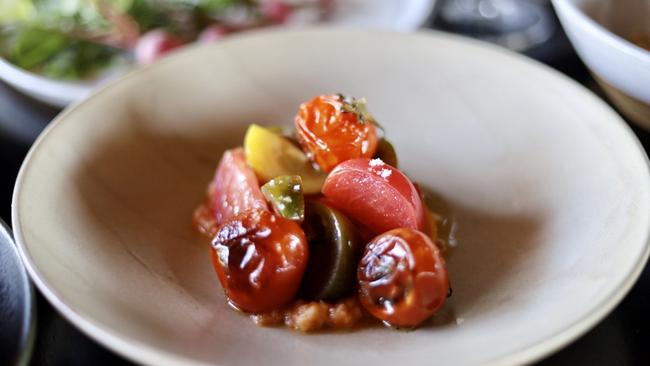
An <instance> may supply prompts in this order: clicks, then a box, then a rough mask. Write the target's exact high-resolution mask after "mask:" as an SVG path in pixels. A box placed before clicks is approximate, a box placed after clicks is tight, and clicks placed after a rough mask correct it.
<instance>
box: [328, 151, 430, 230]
mask: <svg viewBox="0 0 650 366" xmlns="http://www.w3.org/2000/svg"><path fill="white" fill-rule="evenodd" d="M322 192H323V194H324V195H325V197H326V198H327V199H328V200H329V201H330V202H332V203H333V204H334V206H336V207H338V208H339V209H340V210H341V211H343V212H344V213H346V214H347V215H348V216H350V217H351V218H352V219H354V220H356V221H358V222H360V223H361V224H363V225H364V226H366V227H368V228H369V229H370V230H371V231H372V232H373V233H374V234H375V235H377V234H379V233H383V232H385V231H388V230H391V229H395V228H398V227H406V228H411V229H423V227H424V211H423V206H422V200H421V199H420V195H419V193H418V191H417V190H416V189H415V187H414V186H413V183H411V181H410V180H409V179H408V177H406V175H404V173H402V172H400V171H399V170H398V169H397V168H394V167H392V166H390V165H387V164H384V163H382V162H381V160H378V159H373V160H370V159H354V160H348V161H346V162H343V163H341V164H339V165H338V166H337V167H336V168H335V169H334V170H333V171H332V172H331V173H330V174H329V175H328V176H327V179H326V180H325V183H324V184H323V188H322Z"/></svg>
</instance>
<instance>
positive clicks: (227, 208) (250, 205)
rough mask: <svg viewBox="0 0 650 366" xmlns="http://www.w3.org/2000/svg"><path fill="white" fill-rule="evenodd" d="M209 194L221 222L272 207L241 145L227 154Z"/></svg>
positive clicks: (217, 218)
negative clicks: (250, 211)
mask: <svg viewBox="0 0 650 366" xmlns="http://www.w3.org/2000/svg"><path fill="white" fill-rule="evenodd" d="M208 194H209V196H210V200H211V205H212V209H213V210H214V216H215V222H216V224H217V225H221V224H222V223H224V222H225V221H226V220H228V219H230V218H231V217H233V216H235V215H237V214H239V213H241V212H244V211H248V210H252V209H259V210H268V205H267V204H266V200H264V195H263V194H262V191H261V190H260V185H259V183H258V181H257V177H256V176H255V172H253V170H252V169H251V168H250V167H249V166H248V165H247V164H246V157H245V156H244V151H243V150H242V149H241V148H237V149H233V150H228V151H226V152H225V153H224V154H223V157H222V158H221V162H220V163H219V167H218V168H217V172H216V173H215V175H214V179H213V180H212V183H211V184H210V187H209V192H208Z"/></svg>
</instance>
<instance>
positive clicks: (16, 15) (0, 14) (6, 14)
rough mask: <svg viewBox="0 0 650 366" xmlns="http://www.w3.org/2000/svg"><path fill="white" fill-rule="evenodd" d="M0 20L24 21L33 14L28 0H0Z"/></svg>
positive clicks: (32, 8) (33, 11)
mask: <svg viewBox="0 0 650 366" xmlns="http://www.w3.org/2000/svg"><path fill="white" fill-rule="evenodd" d="M0 9H2V11H0V22H2V23H8V22H25V21H28V20H29V19H31V18H33V17H34V16H35V9H34V4H33V3H32V2H31V1H30V0H0Z"/></svg>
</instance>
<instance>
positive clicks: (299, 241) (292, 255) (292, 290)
mask: <svg viewBox="0 0 650 366" xmlns="http://www.w3.org/2000/svg"><path fill="white" fill-rule="evenodd" d="M307 259H308V247H307V239H306V238H305V233H304V232H303V230H302V228H301V227H300V226H299V225H298V224H297V223H295V222H293V221H290V220H287V219H284V218H281V217H279V216H276V215H274V214H272V213H271V212H269V211H265V210H252V211H247V212H245V213H242V214H239V215H237V216H235V217H233V218H231V219H230V220H228V221H226V222H225V223H224V224H223V225H221V226H220V227H219V229H218V231H217V233H216V234H215V236H214V238H213V239H212V261H213V265H214V268H215V271H216V272H217V277H218V278H219V281H220V282H221V286H222V287H223V289H224V292H225V293H226V296H228V299H229V300H230V302H231V303H232V304H233V305H234V306H236V307H237V308H239V309H240V310H242V311H245V312H249V313H265V312H269V311H272V310H275V309H279V308H281V307H283V306H285V305H287V304H288V303H289V302H290V301H291V300H292V299H293V298H294V296H295V295H296V292H297V291H298V288H299V286H300V282H301V280H302V277H303V274H304V272H305V267H306V265H307Z"/></svg>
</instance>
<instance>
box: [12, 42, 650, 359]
mask: <svg viewBox="0 0 650 366" xmlns="http://www.w3.org/2000/svg"><path fill="white" fill-rule="evenodd" d="M477 60H480V62H477ZM337 91H340V92H345V93H350V94H353V95H357V96H362V95H365V96H367V97H368V100H369V106H370V108H371V110H372V111H373V113H374V114H375V116H376V117H377V119H378V120H379V121H380V122H381V124H382V125H384V126H385V127H386V129H387V131H388V136H390V138H391V139H392V141H393V142H394V144H395V145H396V148H397V151H398V153H399V156H400V161H401V164H402V165H401V166H402V167H403V169H404V170H405V171H406V172H408V173H409V174H410V175H411V176H412V177H413V178H414V179H415V180H417V181H419V182H421V183H423V184H424V185H426V186H428V187H430V188H432V189H433V190H435V191H437V192H438V193H439V194H440V195H441V196H442V197H444V198H445V199H446V200H447V201H448V202H449V204H450V205H451V207H452V208H453V210H454V211H455V212H456V213H457V220H458V228H457V238H458V242H459V247H458V249H457V250H456V252H455V254H454V256H453V257H452V258H451V260H450V262H449V270H450V277H451V280H452V283H453V287H454V295H453V297H452V299H451V301H450V302H449V303H448V305H447V312H448V313H451V315H454V314H455V316H456V317H457V318H458V320H457V321H454V319H453V318H452V320H451V322H449V323H448V324H446V325H439V326H435V327H425V328H422V329H419V330H416V331H412V332H398V331H391V330H387V329H382V328H371V329H362V330H359V331H355V332H351V333H338V334H336V333H324V334H315V335H309V336H305V335H300V334H297V333H294V332H291V331H286V330H282V329H273V328H271V329H268V328H258V327H256V326H255V325H253V324H252V323H251V322H250V320H248V319H247V318H246V317H244V316H241V315H239V314H237V313H235V312H234V311H232V310H231V309H229V308H228V307H227V306H226V304H225V302H224V297H223V295H222V293H221V289H220V287H219V285H218V283H217V281H216V278H215V276H214V274H213V272H212V268H211V265H210V261H209V257H208V246H207V244H206V242H205V240H204V239H202V238H200V237H199V236H198V235H197V234H195V233H194V232H193V230H192V227H191V224H190V223H191V215H192V211H193V209H194V208H195V207H196V205H197V204H198V203H199V202H200V201H201V200H202V198H203V194H204V189H205V186H206V183H207V182H208V181H209V180H210V178H211V175H212V173H213V170H214V168H215V165H216V163H217V161H218V159H219V157H220V154H221V152H222V150H223V149H224V148H229V147H233V146H236V145H238V144H239V143H240V142H241V139H242V135H243V132H244V130H245V128H246V126H247V125H248V124H249V123H253V122H254V123H267V124H278V123H290V121H291V120H292V117H293V115H294V113H295V112H296V109H297V106H298V104H299V103H300V102H301V101H304V100H306V99H308V98H309V97H311V96H313V95H315V94H318V93H322V92H337ZM649 215H650V179H649V174H648V165H647V159H646V157H645V154H644V152H643V151H642V149H641V147H640V145H639V143H638V141H637V140H636V139H635V138H634V136H633V134H632V133H631V131H630V130H629V128H628V127H627V125H625V123H624V122H623V121H622V120H621V119H620V118H619V117H618V116H617V115H616V114H615V113H614V112H613V111H612V110H611V109H610V108H609V107H607V106H606V105H605V104H604V103H603V102H602V101H600V100H599V99H598V98H596V97H595V96H593V95H592V94H590V93H589V92H587V91H585V89H584V88H582V87H581V86H579V85H577V84H575V83H574V82H572V81H570V80H569V79H567V78H565V77H563V76H561V75H559V74H557V73H556V72H553V71H551V70H549V69H547V68H545V67H543V66H540V65H539V64H537V63H534V62H532V61H528V60H527V59H524V58H522V57H520V56H516V55H513V54H511V53H508V52H506V51H502V50H499V49H496V48H493V47H491V46H488V45H482V44H478V43H474V42H471V41H467V40H464V39H462V38H456V37H451V36H445V35H441V34H437V33H422V34H416V35H407V34H397V33H379V32H366V31H343V30H324V29H321V30H311V31H296V32H293V33H287V32H271V33H267V34H256V35H245V36H241V37H239V38H237V39H231V40H229V41H226V42H224V43H222V44H220V45H216V46H214V47H207V48H194V49H191V50H188V51H184V52H181V53H180V54H178V55H176V56H172V57H170V58H169V59H167V60H165V61H163V62H161V63H159V64H157V65H155V66H154V67H152V68H149V69H146V70H143V71H141V72H137V73H134V74H131V75H130V76H127V77H126V78H124V79H122V80H121V81H120V82H118V83H116V84H113V85H112V86H110V87H109V88H107V89H105V90H103V91H102V92H100V93H99V94H98V95H95V96H94V97H91V98H90V99H89V100H87V101H85V102H83V103H81V104H80V105H78V106H76V107H75V108H73V109H71V110H69V111H67V112H66V113H64V114H63V115H62V116H61V117H60V118H58V120H57V121H56V122H54V123H52V124H51V125H50V127H49V128H48V129H47V131H46V132H45V133H44V134H43V136H41V137H40V138H39V140H38V142H37V143H36V145H35V146H34V147H33V148H32V151H31V152H30V154H29V156H28V158H27V160H26V162H25V164H24V165H23V168H22V170H21V173H20V175H19V178H18V182H17V186H16V191H15V195H14V203H13V222H14V227H15V228H16V236H17V241H18V243H19V245H20V251H21V254H22V255H23V257H24V259H25V260H26V262H27V265H28V269H29V272H30V273H31V275H32V276H33V278H34V279H35V282H36V284H37V285H38V286H39V288H40V289H41V290H42V291H44V293H45V295H46V296H47V297H48V298H49V299H50V300H51V301H52V302H53V303H54V305H55V306H56V307H57V308H58V309H59V310H60V311H62V313H63V314H64V315H65V316H66V317H68V318H69V319H71V320H72V321H73V322H74V323H75V324H76V325H78V326H79V327H80V328H81V329H83V330H84V331H85V332H86V333H88V334H89V335H90V336H92V337H94V338H95V339H97V340H99V341H100V342H101V343H103V344H105V345H107V346H108V347H110V348H112V349H113V350H115V351H117V352H119V353H121V354H123V355H125V356H127V357H129V358H131V359H134V360H137V361H140V362H143V363H148V364H156V365H163V364H179V363H214V364H220V365H231V364H241V365H252V364H265V365H266V364H275V365H307V364H309V365H321V364H322V365H325V364H359V365H360V364H363V365H367V364H372V365H394V364H431V363H433V362H434V360H435V361H436V363H440V364H454V365H470V364H486V363H492V364H513V363H521V362H527V361H531V360H534V359H537V358H539V357H541V356H543V355H545V354H547V353H549V352H551V351H553V350H555V349H557V348H558V347H560V346H562V345H564V344H566V343H567V342H569V341H570V340H572V339H574V338H575V337H577V336H578V335H580V334H582V333H583V332H585V331H586V330H587V329H588V328H589V327H591V326H592V325H594V324H595V323H596V322H597V321H598V320H599V319H601V318H602V317H603V316H605V314H606V313H607V312H608V311H610V310H611V309H612V308H613V307H614V306H615V305H616V304H617V303H618V302H619V301H620V299H621V298H622V297H623V295H624V294H625V293H626V292H627V291H628V290H629V288H630V287H631V286H632V284H633V283H634V281H635V280H636V278H637V276H638V274H639V273H640V271H641V269H642V267H643V265H644V263H645V261H646V259H647V255H648V243H647V238H648V231H649V227H648V226H649V223H650V217H649Z"/></svg>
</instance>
